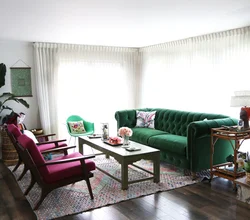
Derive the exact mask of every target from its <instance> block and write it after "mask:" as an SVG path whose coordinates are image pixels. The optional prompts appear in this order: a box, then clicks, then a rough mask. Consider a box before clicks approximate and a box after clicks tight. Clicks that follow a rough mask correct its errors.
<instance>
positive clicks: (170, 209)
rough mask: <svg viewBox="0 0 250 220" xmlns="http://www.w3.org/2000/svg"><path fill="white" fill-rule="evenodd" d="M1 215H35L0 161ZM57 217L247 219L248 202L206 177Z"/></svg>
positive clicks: (26, 219) (27, 218) (21, 219)
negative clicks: (198, 181) (183, 184)
mask: <svg viewBox="0 0 250 220" xmlns="http://www.w3.org/2000/svg"><path fill="white" fill-rule="evenodd" d="M0 219H1V220H33V219H36V215H35V214H34V212H33V211H32V209H31V207H30V205H29V203H28V202H27V200H26V199H25V197H24V196H23V193H22V192H21V190H20V188H19V186H18V184H17V183H16V180H15V179H14V177H13V175H12V173H11V172H10V171H9V169H8V168H7V167H6V166H5V165H4V164H3V163H2V162H1V161H0ZM58 219H60V220H83V219H84V220H128V219H132V220H138V219H144V220H151V219H152V220H186V219H191V220H196V219H199V220H200V219H201V220H206V219H211V220H215V219H220V220H221V219H227V220H233V219H237V220H241V219H242V220H243V219H244V220H246V219H250V205H248V204H246V203H243V202H240V201H238V200H236V192H234V191H233V186H232V183H231V181H227V180H224V179H222V178H215V179H214V180H213V181H212V183H209V182H208V181H204V182H201V183H199V184H194V185H191V186H186V187H182V188H179V189H175V190H171V191H166V192H161V193H157V194H153V195H149V196H145V197H140V198H137V199H132V200H129V201H125V202H121V203H118V204H115V205H110V206H106V207H102V208H98V209H95V210H93V211H88V212H84V213H82V214H78V215H72V216H67V217H62V218H58Z"/></svg>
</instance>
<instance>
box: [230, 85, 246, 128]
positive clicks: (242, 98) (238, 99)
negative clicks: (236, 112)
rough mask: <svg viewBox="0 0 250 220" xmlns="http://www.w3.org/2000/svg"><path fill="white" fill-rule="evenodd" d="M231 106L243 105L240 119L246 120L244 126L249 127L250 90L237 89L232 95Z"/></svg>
mask: <svg viewBox="0 0 250 220" xmlns="http://www.w3.org/2000/svg"><path fill="white" fill-rule="evenodd" d="M230 106H231V107H241V111H240V119H242V120H243V121H244V128H249V119H250V107H247V106H250V90H244V91H236V92H234V96H232V97H231V104H230Z"/></svg>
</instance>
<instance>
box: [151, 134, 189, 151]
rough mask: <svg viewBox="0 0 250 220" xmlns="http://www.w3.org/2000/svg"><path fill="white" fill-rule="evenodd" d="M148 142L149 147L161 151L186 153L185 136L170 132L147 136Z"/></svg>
mask: <svg viewBox="0 0 250 220" xmlns="http://www.w3.org/2000/svg"><path fill="white" fill-rule="evenodd" d="M148 144H149V146H150V147H154V148H157V149H159V150H162V151H170V152H172V153H177V154H180V155H186V149H187V137H183V136H179V135H172V134H161V135H156V136H151V137H149V139H148Z"/></svg>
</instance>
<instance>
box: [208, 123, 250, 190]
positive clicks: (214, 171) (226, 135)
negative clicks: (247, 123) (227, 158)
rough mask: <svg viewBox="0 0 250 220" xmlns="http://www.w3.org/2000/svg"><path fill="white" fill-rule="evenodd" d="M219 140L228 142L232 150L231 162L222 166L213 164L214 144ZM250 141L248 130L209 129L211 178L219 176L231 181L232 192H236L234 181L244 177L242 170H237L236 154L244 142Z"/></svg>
mask: <svg viewBox="0 0 250 220" xmlns="http://www.w3.org/2000/svg"><path fill="white" fill-rule="evenodd" d="M219 139H224V140H228V141H229V142H230V143H231V146H232V148H233V150H234V159H233V162H226V163H223V164H217V165H214V164H213V154H214V147H215V144H216V142H217V141H218V140H219ZM247 139H250V129H247V130H241V131H237V129H236V127H229V128H225V127H221V128H212V129H211V151H210V172H211V178H210V181H211V180H212V179H213V176H214V175H215V176H219V177H223V178H226V179H228V180H231V181H233V184H234V190H236V183H235V180H236V179H237V178H239V177H243V176H245V171H244V170H238V164H237V154H238V151H239V149H240V146H241V145H242V143H243V142H244V140H247ZM217 147H220V146H219V145H218V146H217Z"/></svg>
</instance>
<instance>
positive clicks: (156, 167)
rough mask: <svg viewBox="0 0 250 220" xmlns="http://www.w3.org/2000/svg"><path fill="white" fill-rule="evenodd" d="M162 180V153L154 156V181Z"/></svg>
mask: <svg viewBox="0 0 250 220" xmlns="http://www.w3.org/2000/svg"><path fill="white" fill-rule="evenodd" d="M159 182H160V155H159V156H158V155H157V156H156V157H155V158H154V183H159Z"/></svg>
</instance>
